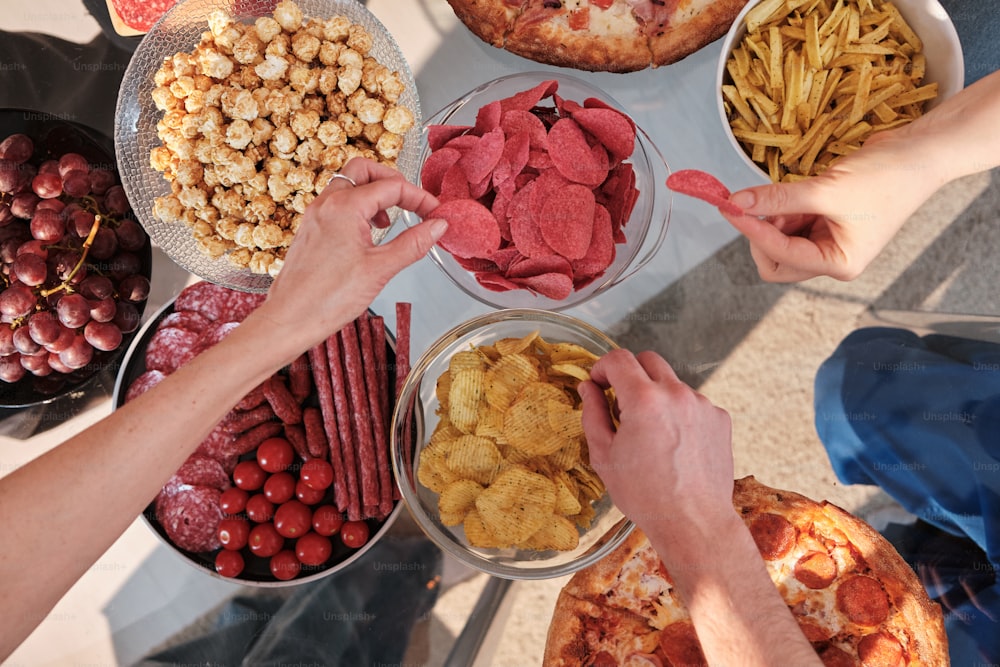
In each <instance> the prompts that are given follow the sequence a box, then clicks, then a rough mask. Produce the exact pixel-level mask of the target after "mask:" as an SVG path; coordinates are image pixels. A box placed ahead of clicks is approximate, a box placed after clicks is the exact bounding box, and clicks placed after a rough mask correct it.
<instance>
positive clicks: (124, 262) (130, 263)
mask: <svg viewBox="0 0 1000 667" xmlns="http://www.w3.org/2000/svg"><path fill="white" fill-rule="evenodd" d="M108 269H109V272H110V274H111V278H112V279H113V280H123V279H125V278H127V277H128V276H131V275H132V274H135V273H139V272H140V271H141V270H142V262H141V261H140V260H139V257H138V256H137V255H133V254H132V253H130V252H120V253H118V254H117V255H115V256H114V257H112V258H111V262H110V264H109V266H108Z"/></svg>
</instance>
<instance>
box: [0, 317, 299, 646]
mask: <svg viewBox="0 0 1000 667" xmlns="http://www.w3.org/2000/svg"><path fill="white" fill-rule="evenodd" d="M276 330H280V329H276V327H275V326H274V325H273V323H272V322H270V321H268V318H267V317H255V316H253V315H251V317H250V318H248V319H247V320H246V321H245V322H244V323H243V325H241V326H240V327H238V328H237V329H235V330H234V331H233V332H232V333H231V334H230V335H229V336H228V337H227V339H226V342H225V344H223V345H218V346H216V347H214V348H211V349H210V350H208V351H206V352H204V353H203V354H202V355H199V356H198V357H197V358H196V359H194V360H193V361H192V362H191V363H189V364H188V365H186V366H184V367H183V368H181V369H179V370H178V371H176V372H175V373H173V374H171V375H170V376H169V377H167V378H166V379H165V380H164V381H163V382H161V383H160V384H159V385H157V386H156V387H154V388H153V389H152V390H150V391H149V392H147V393H145V394H143V395H141V396H139V397H138V398H136V399H135V400H134V401H131V402H129V403H128V404H127V405H126V406H124V407H123V408H121V409H120V410H117V411H115V412H114V413H112V414H111V415H110V416H109V417H108V418H106V419H104V420H102V421H100V422H98V423H97V424H95V425H93V426H92V427H90V428H89V429H87V430H86V431H83V432H81V433H80V434H79V435H77V436H75V437H73V438H72V439H70V440H68V441H66V442H65V443H63V444H62V445H60V446H59V447H56V448H55V449H53V450H51V451H49V452H47V453H46V454H44V455H42V456H40V457H39V458H37V459H35V460H34V461H32V462H30V463H29V464H27V465H25V466H23V467H22V468H20V469H18V470H17V471H15V472H13V473H11V474H10V475H8V476H7V477H5V478H3V479H2V480H0V534H2V535H3V544H4V547H3V549H2V550H0V607H2V608H3V609H5V610H6V611H5V628H4V631H3V632H2V633H0V660H2V659H3V658H4V657H5V656H7V655H9V654H10V652H11V651H13V649H14V648H16V647H17V645H18V644H19V643H20V642H21V641H22V640H23V639H24V638H25V637H26V636H27V634H28V633H30V631H31V630H32V629H33V626H34V625H35V623H37V621H38V619H40V618H43V617H44V615H45V613H47V612H48V610H50V609H51V608H52V606H54V605H55V603H56V602H58V600H59V599H60V598H61V597H62V596H63V594H65V592H66V591H67V590H68V589H69V588H70V587H71V586H72V585H73V583H74V582H75V581H76V580H77V579H78V578H79V577H80V576H82V575H83V574H84V573H85V572H86V570H87V568H89V567H90V566H91V565H92V564H93V563H94V561H96V560H97V558H99V557H100V555H101V554H102V553H104V551H106V550H107V548H108V547H109V546H110V545H111V544H112V543H113V542H114V541H115V540H116V539H117V538H118V536H119V535H121V533H122V532H124V530H125V529H126V528H127V527H128V526H129V524H131V522H132V521H134V520H135V518H136V517H137V516H138V515H139V514H140V513H141V512H142V510H143V509H144V507H145V506H146V505H147V504H148V503H149V502H150V500H152V499H153V497H155V495H156V493H157V492H158V491H159V489H160V487H161V486H162V485H163V483H164V482H166V480H167V479H168V478H169V477H170V475H172V474H173V472H174V471H175V470H177V468H178V467H179V466H180V465H181V464H182V463H183V462H184V460H185V459H186V458H187V457H188V456H189V455H190V454H191V453H192V452H193V451H194V450H195V449H196V448H197V446H198V444H199V443H200V442H201V441H202V440H203V439H204V438H205V436H206V435H207V434H208V432H209V431H210V430H211V429H212V428H213V427H214V426H215V424H216V423H218V421H219V420H220V419H221V418H222V417H223V416H224V415H225V414H226V412H228V411H229V410H230V409H231V407H232V406H233V405H235V403H236V402H237V401H239V399H240V398H241V397H242V396H243V395H245V394H246V393H247V392H248V391H249V390H250V389H252V388H253V387H255V386H256V385H257V384H259V383H260V382H262V381H263V380H264V379H266V378H267V377H268V376H269V375H271V374H272V373H273V372H274V371H276V370H277V369H279V368H281V367H282V366H283V365H285V364H286V363H288V362H289V361H291V359H293V358H294V357H295V356H296V355H297V354H298V353H299V352H301V350H295V349H292V347H291V346H292V345H294V344H297V343H290V342H284V341H283V340H282V338H283V337H279V336H276V334H275V332H276ZM282 333H283V332H282ZM67 499H73V500H72V502H67ZM27 563H31V564H32V568H31V569H38V570H39V571H42V572H44V573H45V576H44V577H24V576H23V573H24V572H25V571H27V569H28V568H26V564H27ZM39 565H41V567H40V568H39Z"/></svg>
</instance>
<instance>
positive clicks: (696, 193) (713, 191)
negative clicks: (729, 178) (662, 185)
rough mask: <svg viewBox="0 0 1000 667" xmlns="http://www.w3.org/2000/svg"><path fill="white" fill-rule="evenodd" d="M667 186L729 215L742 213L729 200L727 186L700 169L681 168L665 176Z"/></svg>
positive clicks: (741, 210)
mask: <svg viewBox="0 0 1000 667" xmlns="http://www.w3.org/2000/svg"><path fill="white" fill-rule="evenodd" d="M667 187H668V188H670V189H671V190H673V191H674V192H680V193H681V194H684V195H688V196H689V197H696V198H698V199H701V200H702V201H705V202H708V203H709V204H711V205H712V206H715V207H716V208H720V209H722V210H723V211H724V212H725V213H728V214H730V215H743V209H741V208H740V207H739V206H737V205H736V204H734V203H732V202H731V201H729V195H730V194H731V193H730V192H729V188H727V187H726V186H725V185H723V184H722V182H721V181H720V180H719V179H717V178H716V177H715V176H712V175H711V174H709V173H708V172H705V171H701V170H700V169H682V170H681V171H678V172H675V173H673V174H670V176H668V177H667Z"/></svg>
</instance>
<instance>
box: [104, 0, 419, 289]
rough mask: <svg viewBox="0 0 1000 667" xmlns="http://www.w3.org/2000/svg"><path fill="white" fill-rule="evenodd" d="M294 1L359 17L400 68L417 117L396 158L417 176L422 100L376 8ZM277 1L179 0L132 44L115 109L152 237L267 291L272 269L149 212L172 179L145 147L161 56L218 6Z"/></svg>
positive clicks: (196, 268) (203, 267) (262, 11)
mask: <svg viewBox="0 0 1000 667" xmlns="http://www.w3.org/2000/svg"><path fill="white" fill-rule="evenodd" d="M296 3H297V4H298V6H299V8H300V9H301V10H302V13H303V15H304V16H305V17H307V18H311V17H317V18H325V17H329V16H335V15H340V16H346V17H348V18H349V19H350V20H351V21H352V22H354V23H359V24H361V25H363V26H364V27H365V29H366V30H367V31H368V33H369V34H370V35H371V36H372V38H373V41H374V45H373V46H372V50H371V51H370V52H369V55H371V56H372V57H373V58H375V59H376V60H378V61H379V62H380V63H382V64H383V65H385V66H386V67H388V68H389V69H391V70H394V71H396V72H398V73H399V76H400V78H401V80H402V81H403V84H404V85H405V92H404V93H403V94H402V96H401V97H400V104H402V105H404V106H406V107H408V108H409V109H410V110H411V111H412V112H413V116H414V120H415V123H414V127H413V128H412V129H411V130H410V131H409V132H407V133H406V135H405V137H404V144H403V150H402V152H401V153H400V155H399V159H398V161H397V166H398V168H399V171H400V172H401V173H402V174H403V175H404V176H406V178H407V179H408V180H410V181H411V182H416V179H417V173H418V165H419V155H420V124H421V115H420V100H419V98H418V96H417V84H416V81H414V79H413V73H412V72H411V71H410V66H409V64H407V62H406V59H405V58H404V57H403V53H402V51H401V50H400V49H399V45H398V44H397V43H396V40H395V39H394V38H393V37H392V35H390V34H389V32H388V30H386V28H385V26H384V25H382V23H381V22H380V21H379V20H378V19H377V18H376V17H375V15H374V14H372V13H371V12H370V11H368V10H367V9H366V8H365V6H364V5H363V4H361V3H359V2H356V1H355V0H296ZM274 4H275V3H274V1H273V0H181V1H180V2H178V3H177V4H176V5H174V7H173V8H171V9H170V10H169V11H168V12H167V13H166V14H164V15H163V17H162V18H161V19H160V20H159V21H157V23H156V25H154V26H153V28H152V29H151V30H150V31H149V33H147V34H146V36H145V37H143V39H142V42H141V43H140V44H139V47H138V48H137V49H136V51H135V54H134V55H133V56H132V60H131V61H130V62H129V65H128V68H127V69H126V70H125V76H124V78H123V80H122V85H121V88H120V90H119V93H118V106H117V109H116V111H115V149H116V153H117V156H118V165H119V168H120V169H121V173H122V180H123V181H124V186H125V193H126V194H127V195H128V199H129V201H130V202H131V203H132V208H133V209H135V212H136V215H137V217H138V219H139V222H141V223H142V225H143V226H144V227H145V228H146V231H147V232H149V235H150V236H151V237H152V239H153V242H154V243H156V244H157V245H159V246H160V247H161V248H162V249H163V250H164V252H166V253H167V255H169V256H170V258H171V259H173V260H174V261H175V262H177V264H179V265H180V266H182V267H183V268H184V269H186V270H188V271H190V272H191V273H193V274H195V275H196V276H199V277H200V278H204V279H205V280H210V281H212V282H214V283H218V284H220V285H224V286H226V287H229V288H232V289H238V290H243V291H247V292H266V291H267V289H268V287H270V285H271V280H272V279H271V277H270V276H267V275H260V274H255V273H251V272H250V270H249V269H241V268H239V267H237V266H235V265H233V264H232V263H230V262H229V260H227V259H226V258H225V257H220V258H217V259H213V258H211V257H209V256H208V255H205V254H203V253H202V252H201V251H200V250H199V249H198V246H197V244H196V243H195V240H194V238H193V237H192V235H191V231H190V229H188V227H187V226H185V225H183V224H175V223H164V222H161V221H159V220H157V218H156V217H155V216H154V215H153V201H154V200H155V199H156V198H157V197H162V196H165V195H168V194H170V184H169V183H168V182H167V181H166V180H164V178H163V175H162V174H161V173H160V172H158V171H156V170H155V169H153V168H152V167H151V166H150V164H149V152H150V151H151V150H152V149H153V148H155V147H157V146H160V145H161V143H160V139H159V137H157V135H156V123H157V122H158V121H159V120H160V118H161V117H162V115H163V112H161V111H159V110H158V109H157V108H156V105H154V104H153V100H152V98H151V96H150V94H151V91H152V90H153V88H154V86H155V84H154V83H153V75H154V74H155V73H156V70H158V69H159V68H160V66H161V65H162V64H163V59H164V58H166V57H169V56H172V55H174V54H175V53H178V52H181V51H185V52H190V51H192V50H193V49H194V47H195V46H196V45H197V44H198V42H199V41H200V39H201V34H202V33H203V32H204V31H205V30H207V29H208V17H209V16H210V15H211V14H212V12H214V11H216V10H219V9H222V10H225V11H227V12H229V14H230V15H232V16H233V17H234V18H236V19H237V20H241V21H251V20H253V19H254V18H256V17H259V16H268V15H270V14H271V13H272V11H273V9H274ZM398 215H399V212H398V210H393V211H390V218H393V219H394V218H395V217H396V216H398ZM387 231H388V230H374V231H373V233H372V237H373V239H374V240H375V242H376V243H377V242H379V241H381V240H382V238H384V236H385V234H386V233H387Z"/></svg>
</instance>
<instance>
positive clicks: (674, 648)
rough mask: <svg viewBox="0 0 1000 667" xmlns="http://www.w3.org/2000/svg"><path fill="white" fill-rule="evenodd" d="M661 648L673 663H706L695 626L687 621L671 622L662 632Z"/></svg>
mask: <svg viewBox="0 0 1000 667" xmlns="http://www.w3.org/2000/svg"><path fill="white" fill-rule="evenodd" d="M660 650H661V651H663V654H664V655H665V656H667V659H668V660H669V661H670V664H672V665H704V664H705V654H704V653H702V651H701V644H700V643H699V642H698V635H697V634H695V631H694V626H693V625H691V624H690V623H688V622H687V621H679V622H677V623H671V624H670V625H668V626H667V627H665V628H663V632H661V633H660Z"/></svg>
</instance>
